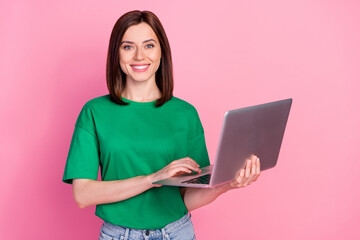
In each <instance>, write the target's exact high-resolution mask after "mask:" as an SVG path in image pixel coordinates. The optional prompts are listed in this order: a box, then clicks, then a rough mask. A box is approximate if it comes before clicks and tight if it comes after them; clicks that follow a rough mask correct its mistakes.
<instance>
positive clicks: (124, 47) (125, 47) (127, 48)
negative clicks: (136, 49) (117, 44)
mask: <svg viewBox="0 0 360 240" xmlns="http://www.w3.org/2000/svg"><path fill="white" fill-rule="evenodd" d="M131 48H132V47H131V46H130V45H125V46H123V49H125V50H129V49H131Z"/></svg>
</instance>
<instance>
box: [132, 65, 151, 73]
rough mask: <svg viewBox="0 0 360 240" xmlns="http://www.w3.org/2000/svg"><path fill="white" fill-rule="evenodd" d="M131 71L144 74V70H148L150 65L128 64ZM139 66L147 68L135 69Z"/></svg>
mask: <svg viewBox="0 0 360 240" xmlns="http://www.w3.org/2000/svg"><path fill="white" fill-rule="evenodd" d="M130 66H131V68H132V70H133V71H134V72H145V71H146V70H148V69H149V66H150V63H149V64H130ZM140 66H147V67H146V68H143V69H136V68H135V67H140Z"/></svg>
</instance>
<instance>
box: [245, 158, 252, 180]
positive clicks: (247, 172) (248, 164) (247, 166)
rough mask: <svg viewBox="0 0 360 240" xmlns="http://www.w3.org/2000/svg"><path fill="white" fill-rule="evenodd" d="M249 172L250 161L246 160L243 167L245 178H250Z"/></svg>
mask: <svg viewBox="0 0 360 240" xmlns="http://www.w3.org/2000/svg"><path fill="white" fill-rule="evenodd" d="M250 170H251V160H247V162H246V167H245V178H249V177H250Z"/></svg>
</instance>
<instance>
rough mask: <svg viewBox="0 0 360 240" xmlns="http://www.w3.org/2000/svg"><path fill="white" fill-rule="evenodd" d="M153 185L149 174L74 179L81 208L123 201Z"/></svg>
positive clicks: (75, 195)
mask: <svg viewBox="0 0 360 240" xmlns="http://www.w3.org/2000/svg"><path fill="white" fill-rule="evenodd" d="M152 187H153V185H152V184H151V179H150V177H149V176H137V177H133V178H129V179H124V180H115V181H95V180H90V179H74V180H73V193H74V198H75V201H76V203H77V204H78V206H79V207H80V208H84V207H87V206H91V205H95V204H104V203H112V202H118V201H122V200H125V199H128V198H131V197H133V196H136V195H138V194H140V193H142V192H144V191H146V190H148V189H150V188H152Z"/></svg>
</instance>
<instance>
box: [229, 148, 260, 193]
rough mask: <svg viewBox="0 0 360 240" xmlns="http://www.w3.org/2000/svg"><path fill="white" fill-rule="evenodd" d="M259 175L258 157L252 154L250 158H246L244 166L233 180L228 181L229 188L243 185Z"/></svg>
mask: <svg viewBox="0 0 360 240" xmlns="http://www.w3.org/2000/svg"><path fill="white" fill-rule="evenodd" d="M259 176H260V159H259V158H258V157H257V156H255V155H252V156H251V159H248V160H246V166H245V168H242V169H241V170H240V171H239V172H238V174H237V177H236V178H235V179H234V181H232V182H230V183H228V185H229V186H230V187H231V188H241V187H245V186H247V185H249V184H251V183H252V182H255V181H256V180H257V178H258V177H259Z"/></svg>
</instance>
